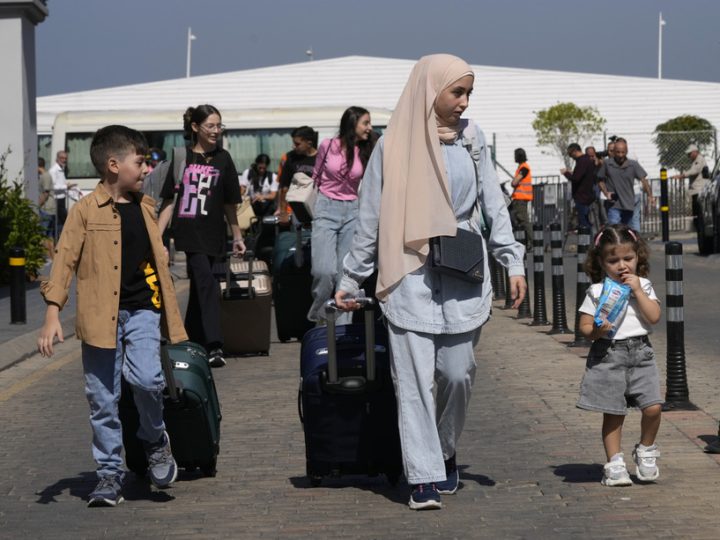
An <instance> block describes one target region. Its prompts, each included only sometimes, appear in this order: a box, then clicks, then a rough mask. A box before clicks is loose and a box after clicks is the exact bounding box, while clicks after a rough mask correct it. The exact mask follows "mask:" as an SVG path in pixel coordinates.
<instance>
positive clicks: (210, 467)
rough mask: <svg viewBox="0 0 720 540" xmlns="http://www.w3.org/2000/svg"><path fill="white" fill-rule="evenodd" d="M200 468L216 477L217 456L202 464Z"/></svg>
mask: <svg viewBox="0 0 720 540" xmlns="http://www.w3.org/2000/svg"><path fill="white" fill-rule="evenodd" d="M200 470H201V471H202V473H203V474H204V475H205V476H209V477H211V478H212V477H214V476H215V475H216V474H217V458H213V459H212V460H211V461H210V462H209V463H206V464H204V465H200Z"/></svg>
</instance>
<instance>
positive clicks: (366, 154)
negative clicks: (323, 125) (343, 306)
mask: <svg viewBox="0 0 720 540" xmlns="http://www.w3.org/2000/svg"><path fill="white" fill-rule="evenodd" d="M374 141H375V137H373V136H372V124H371V123H370V113H369V112H368V111H367V110H365V109H363V108H362V107H349V108H348V109H347V110H346V111H345V112H344V113H343V115H342V118H341V119H340V132H339V134H338V136H337V137H334V138H332V139H325V140H324V141H322V142H321V143H320V147H319V148H318V154H317V159H316V160H315V170H314V171H313V178H314V179H315V184H316V185H317V186H318V189H319V193H318V198H317V201H316V202H315V209H314V214H315V217H314V219H313V223H312V227H313V230H312V275H313V287H312V293H313V304H312V306H311V307H310V311H309V312H308V319H310V320H311V321H316V322H322V321H324V319H325V311H324V309H323V304H324V303H325V302H326V301H327V300H329V299H330V298H332V296H333V294H334V293H335V284H336V280H337V276H338V274H339V273H340V272H341V269H342V263H343V259H344V258H345V255H346V254H347V252H348V251H349V250H350V244H351V242H352V238H353V234H354V233H355V222H356V221H357V215H358V188H359V187H360V180H362V177H363V174H364V173H365V166H366V165H367V162H368V159H369V158H370V154H371V153H372V149H373V146H374ZM351 319H352V313H342V314H341V315H340V316H339V317H338V320H337V322H338V324H347V323H349V322H350V321H351Z"/></svg>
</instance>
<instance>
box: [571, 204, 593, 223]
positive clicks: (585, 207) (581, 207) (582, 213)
mask: <svg viewBox="0 0 720 540" xmlns="http://www.w3.org/2000/svg"><path fill="white" fill-rule="evenodd" d="M575 210H577V215H578V227H587V228H588V229H590V230H592V225H590V205H589V204H582V203H579V202H577V201H575Z"/></svg>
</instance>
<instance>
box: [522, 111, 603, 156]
mask: <svg viewBox="0 0 720 540" xmlns="http://www.w3.org/2000/svg"><path fill="white" fill-rule="evenodd" d="M604 125H605V119H604V118H603V117H602V116H601V115H600V113H599V112H598V110H597V109H596V108H595V107H589V106H588V107H579V106H578V105H575V104H574V103H569V102H568V103H558V104H557V105H553V106H552V107H550V108H548V109H543V110H541V111H537V112H535V120H533V122H532V127H533V129H534V130H535V136H536V137H537V142H538V145H539V146H545V147H548V148H549V149H550V151H548V152H544V153H546V154H555V155H557V156H558V157H560V158H561V159H562V160H563V161H564V162H565V165H566V166H567V167H570V165H571V160H570V158H569V157H568V156H567V147H568V145H569V144H570V143H578V144H579V145H580V146H584V145H585V143H588V142H590V141H591V140H592V138H593V136H595V135H598V134H599V133H601V132H602V129H603V126H604Z"/></svg>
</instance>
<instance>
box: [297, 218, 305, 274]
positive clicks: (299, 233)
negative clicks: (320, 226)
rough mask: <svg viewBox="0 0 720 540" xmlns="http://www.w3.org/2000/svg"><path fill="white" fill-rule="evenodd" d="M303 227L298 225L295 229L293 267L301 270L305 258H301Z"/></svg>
mask: <svg viewBox="0 0 720 540" xmlns="http://www.w3.org/2000/svg"><path fill="white" fill-rule="evenodd" d="M302 231H303V226H302V224H299V225H298V226H297V227H295V266H296V267H297V268H302V267H303V264H305V257H304V256H303V249H302V248H303V241H302Z"/></svg>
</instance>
